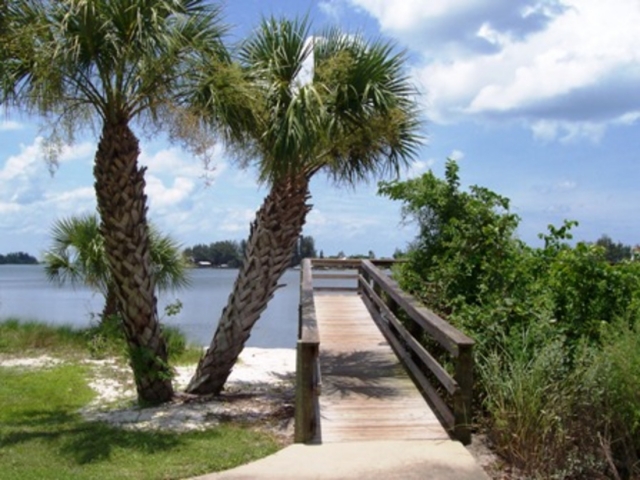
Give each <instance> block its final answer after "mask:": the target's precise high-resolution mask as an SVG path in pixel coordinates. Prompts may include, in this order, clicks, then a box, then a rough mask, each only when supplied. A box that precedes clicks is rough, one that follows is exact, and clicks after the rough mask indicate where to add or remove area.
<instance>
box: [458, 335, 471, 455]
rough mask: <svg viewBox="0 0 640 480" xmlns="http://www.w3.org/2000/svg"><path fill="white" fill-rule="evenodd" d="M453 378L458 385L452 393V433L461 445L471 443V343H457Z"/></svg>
mask: <svg viewBox="0 0 640 480" xmlns="http://www.w3.org/2000/svg"><path fill="white" fill-rule="evenodd" d="M455 363H456V367H455V375H454V379H455V381H456V382H457V383H458V386H459V387H460V388H459V390H458V391H457V392H456V393H455V394H454V395H453V416H454V435H455V437H456V439H458V440H459V441H460V442H462V444H463V445H469V444H470V443H471V409H472V402H473V345H472V344H471V345H465V344H461V345H458V357H457V358H456V362H455Z"/></svg>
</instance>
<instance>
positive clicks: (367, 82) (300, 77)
mask: <svg viewBox="0 0 640 480" xmlns="http://www.w3.org/2000/svg"><path fill="white" fill-rule="evenodd" d="M240 61H241V64H242V66H243V68H244V73H245V77H246V80H247V81H248V82H249V83H250V84H251V86H250V87H249V89H252V90H253V92H254V97H255V101H254V105H253V123H252V124H249V123H247V124H246V126H247V128H249V130H248V131H247V132H246V133H247V136H246V138H245V144H244V147H245V148H247V149H248V153H247V155H246V157H247V158H249V159H251V158H253V159H254V160H255V164H256V166H257V169H258V171H259V174H260V180H262V181H263V182H265V183H267V184H268V185H269V186H270V187H271V188H270V192H269V194H268V195H267V197H266V198H265V200H264V202H263V204H262V206H261V207H260V209H259V210H258V212H257V214H256V219H255V220H254V222H253V223H252V224H251V232H250V235H249V239H248V240H247V247H246V251H245V257H244V263H243V265H242V268H241V269H240V271H239V273H238V277H237V279H236V281H235V284H234V288H233V291H232V293H231V295H230V297H229V300H228V302H227V305H226V307H225V308H224V310H223V312H222V316H221V318H220V321H219V324H218V327H217V330H216V332H215V335H214V337H213V339H212V342H211V344H210V346H209V348H208V350H207V352H206V353H205V355H204V356H203V358H202V359H201V360H200V362H199V364H198V368H197V371H196V374H195V375H194V377H193V378H192V379H191V382H190V384H189V386H188V387H187V391H188V392H191V393H219V392H220V391H221V389H222V388H223V386H224V384H225V382H226V379H227V377H228V375H229V374H230V373H231V370H232V368H233V365H234V363H235V362H236V360H237V357H238V356H239V354H240V352H241V351H242V349H243V347H244V344H245V342H246V341H247V339H248V338H249V335H250V333H251V329H252V327H253V325H254V324H255V322H256V321H257V320H258V318H259V317H260V315H261V313H262V312H263V311H264V309H265V308H266V306H267V303H268V301H269V300H270V299H271V298H272V297H273V294H274V293H275V291H276V289H277V287H278V279H279V278H280V277H281V275H282V273H283V272H284V271H285V269H286V268H287V266H288V265H289V263H290V259H291V256H292V254H293V249H294V246H295V244H296V241H297V240H298V238H299V236H300V234H301V231H302V227H303V225H304V223H305V219H306V216H307V214H308V213H309V211H310V210H311V205H310V204H309V203H308V200H309V198H310V193H309V181H310V179H311V177H312V176H313V175H315V174H316V173H318V172H320V171H325V172H326V173H327V174H328V175H329V176H330V177H331V178H332V179H333V180H334V181H335V182H336V183H337V184H346V185H355V184H356V183H357V182H358V181H361V180H365V179H367V178H368V177H371V176H376V175H380V174H385V173H389V172H391V173H393V172H398V170H399V169H400V168H401V167H402V166H403V165H405V164H406V163H407V162H408V160H409V159H410V158H411V157H412V155H413V154H414V153H415V151H416V147H417V146H418V145H419V144H420V142H421V137H420V135H419V133H418V129H419V126H420V122H419V120H418V114H417V109H416V104H415V101H414V93H415V91H414V89H413V88H412V86H411V83H410V82H409V80H408V78H407V76H406V74H405V73H404V70H403V68H404V56H403V54H401V53H396V52H395V51H394V49H393V46H392V45H390V44H388V43H385V42H382V41H373V42H367V41H365V40H364V39H363V38H361V37H358V36H355V37H354V36H346V35H343V34H342V33H341V32H340V31H338V30H335V29H332V30H329V31H326V32H324V33H323V34H322V35H321V36H319V37H311V35H310V29H309V24H308V22H307V21H306V20H294V21H290V20H278V19H267V20H264V21H263V22H262V24H261V26H260V28H259V29H258V30H257V32H256V33H255V35H254V36H253V37H252V38H250V39H249V40H248V41H247V42H246V43H245V44H244V46H243V48H242V50H241V52H240ZM309 64H312V65H313V71H312V72H308V73H307V72H305V70H304V69H305V66H307V65H309ZM305 76H309V78H307V79H305V78H304V77H305ZM246 140H248V143H247V142H246Z"/></svg>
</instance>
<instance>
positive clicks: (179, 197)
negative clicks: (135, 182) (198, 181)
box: [145, 175, 195, 210]
mask: <svg viewBox="0 0 640 480" xmlns="http://www.w3.org/2000/svg"><path fill="white" fill-rule="evenodd" d="M146 181H147V185H146V189H145V191H146V193H147V195H148V196H149V204H150V207H151V208H153V209H159V210H162V209H165V208H167V207H172V208H173V207H177V206H178V205H179V204H180V203H181V202H183V201H184V200H186V199H187V198H188V197H189V194H190V193H191V192H193V189H194V187H195V183H194V182H193V180H191V179H189V178H185V177H177V178H175V179H174V180H173V183H172V184H171V185H170V186H165V184H164V183H163V182H162V180H161V179H160V178H158V177H156V176H154V175H147V178H146Z"/></svg>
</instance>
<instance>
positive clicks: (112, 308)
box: [100, 284, 119, 322]
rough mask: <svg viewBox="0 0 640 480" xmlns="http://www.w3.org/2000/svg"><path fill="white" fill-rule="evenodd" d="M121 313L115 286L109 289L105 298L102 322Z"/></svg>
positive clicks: (110, 286)
mask: <svg viewBox="0 0 640 480" xmlns="http://www.w3.org/2000/svg"><path fill="white" fill-rule="evenodd" d="M118 313H119V308H118V295H116V289H115V286H114V285H113V284H110V285H109V286H108V287H107V294H106V295H105V297H104V308H103V309H102V315H101V317H100V318H101V320H102V321H103V322H104V321H105V320H107V319H108V318H109V317H111V316H113V315H116V314H118Z"/></svg>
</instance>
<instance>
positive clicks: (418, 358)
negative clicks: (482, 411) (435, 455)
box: [358, 260, 474, 445]
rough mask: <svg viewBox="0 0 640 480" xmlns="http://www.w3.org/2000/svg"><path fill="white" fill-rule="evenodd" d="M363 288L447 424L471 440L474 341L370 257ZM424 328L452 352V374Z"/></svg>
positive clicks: (382, 327) (386, 332)
mask: <svg viewBox="0 0 640 480" xmlns="http://www.w3.org/2000/svg"><path fill="white" fill-rule="evenodd" d="M358 289H359V292H360V294H361V296H362V299H363V301H364V302H365V304H366V305H367V307H368V308H369V311H370V312H371V314H372V317H373V319H374V320H375V321H376V323H377V324H378V326H379V327H380V330H381V331H382V333H383V334H384V335H385V337H386V338H387V341H388V342H389V344H390V345H391V347H392V348H393V349H394V351H395V352H396V354H397V355H398V357H399V358H400V359H401V361H402V362H403V363H404V365H405V366H406V367H407V369H408V370H409V372H410V373H411V375H412V377H413V379H414V381H415V382H416V383H417V385H418V386H419V388H420V389H421V390H422V393H423V395H425V396H426V398H427V399H428V400H429V402H430V404H431V405H432V407H433V408H434V410H435V413H436V414H437V415H438V416H439V417H440V420H441V421H442V423H443V425H444V426H445V428H447V429H448V430H449V431H450V433H451V434H452V435H453V436H454V437H455V438H456V439H458V440H459V441H460V442H462V443H463V444H465V445H467V444H469V443H470V442H471V430H470V425H471V413H472V412H471V405H472V393H473V344H474V341H473V340H472V339H471V338H469V337H468V336H466V335H465V334H463V333H462V332H460V331H459V330H457V329H456V328H454V327H453V326H452V325H451V324H449V323H447V322H446V321H444V320H443V319H442V318H440V317H439V316H437V315H436V314H435V313H433V312H432V311H431V310H429V309H427V308H425V307H424V306H422V305H421V304H420V303H419V302H418V301H417V300H416V299H414V298H413V297H412V296H411V295H409V294H407V293H405V292H403V291H402V290H401V289H400V288H399V287H398V284H397V283H396V282H395V281H394V280H393V279H392V278H391V277H389V276H388V275H386V274H385V273H384V272H382V271H381V270H380V269H378V268H377V267H376V266H375V265H374V264H373V263H372V262H370V261H368V260H363V261H362V264H361V266H360V269H359V279H358ZM401 312H402V313H401ZM400 315H402V316H403V317H404V318H408V319H410V322H409V325H408V326H405V325H404V324H403V322H402V321H401V320H400V319H399V318H398V317H399V316H400ZM407 327H408V328H407ZM423 334H427V335H428V338H429V339H431V340H433V341H435V342H436V343H437V344H438V345H440V346H441V347H442V348H443V349H445V350H446V351H447V352H448V353H449V354H450V355H451V357H452V360H453V370H454V373H453V376H452V375H450V374H449V372H448V371H447V370H446V369H445V368H444V367H443V366H442V365H441V364H440V363H439V362H438V360H436V358H435V357H434V356H433V355H432V354H431V353H429V352H428V351H427V349H426V348H425V347H424V346H423V345H422V342H421V341H420V337H422V336H423ZM425 372H429V373H430V374H431V375H430V377H431V378H432V379H435V380H436V381H437V382H438V383H439V384H440V388H437V387H434V385H433V384H432V382H431V381H430V379H429V378H427V375H425ZM442 390H444V391H446V392H447V394H448V395H449V396H450V398H451V400H452V401H451V402H450V404H451V407H450V406H449V405H447V402H446V401H445V399H443V398H442V396H441V392H442Z"/></svg>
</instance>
